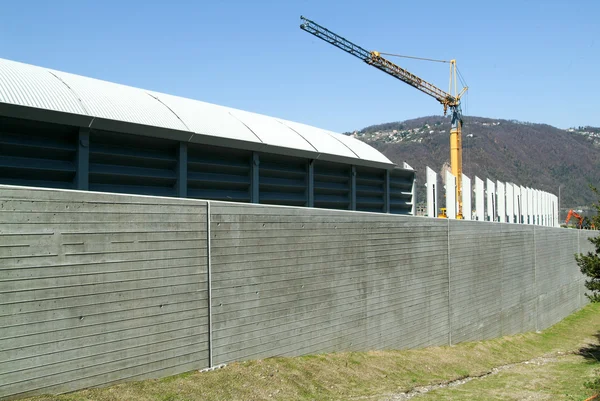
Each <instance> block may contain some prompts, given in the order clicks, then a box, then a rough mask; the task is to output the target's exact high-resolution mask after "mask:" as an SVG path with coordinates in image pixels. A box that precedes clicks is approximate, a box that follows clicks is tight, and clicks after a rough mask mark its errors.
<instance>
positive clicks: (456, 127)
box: [300, 16, 470, 219]
mask: <svg viewBox="0 0 600 401" xmlns="http://www.w3.org/2000/svg"><path fill="white" fill-rule="evenodd" d="M300 18H301V19H302V24H301V25H300V28H301V29H303V30H305V31H306V32H308V33H310V34H312V35H314V36H316V37H318V38H319V39H322V40H324V41H325V42H327V43H329V44H331V45H333V46H335V47H337V48H339V49H341V50H343V51H345V52H346V53H350V54H351V55H353V56H355V57H357V58H359V59H361V60H362V61H364V62H365V63H367V64H369V65H371V66H373V67H375V68H377V69H378V70H381V71H383V72H385V73H386V74H388V75H391V76H392V77H394V78H396V79H399V80H400V81H402V82H404V83H406V84H408V85H410V86H412V87H414V88H416V89H418V90H420V91H421V92H423V93H425V94H427V95H429V96H431V97H433V98H434V99H436V100H437V101H438V102H439V103H440V104H441V105H442V106H443V107H444V115H446V114H447V112H448V109H450V113H451V124H452V126H451V129H450V168H451V170H452V174H453V175H454V176H455V177H456V199H457V203H458V210H457V218H458V219H462V217H463V213H462V111H461V107H460V98H461V97H462V95H463V94H464V93H465V92H466V91H467V89H468V88H467V87H464V88H463V89H462V90H461V92H460V93H457V85H456V83H457V81H456V78H457V76H456V74H457V69H456V60H451V61H450V87H449V90H448V92H446V91H444V90H442V89H440V88H438V87H437V86H435V85H433V84H431V83H429V82H427V81H425V80H424V79H422V78H419V77H418V76H416V75H414V74H412V73H411V72H409V71H407V70H405V69H404V68H402V67H400V66H398V65H396V64H394V63H393V62H391V61H389V60H387V59H386V58H384V57H382V56H381V54H380V53H379V52H377V51H368V50H366V49H364V48H362V47H360V46H358V45H356V44H354V43H352V42H350V41H349V40H348V39H346V38H344V37H342V36H340V35H338V34H335V33H333V32H331V31H330V30H329V29H327V28H325V27H323V26H321V25H319V24H317V23H316V22H314V21H311V20H309V19H307V18H305V17H302V16H301V17H300ZM451 93H454V94H451ZM468 213H470V211H468Z"/></svg>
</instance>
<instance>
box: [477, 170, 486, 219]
mask: <svg viewBox="0 0 600 401" xmlns="http://www.w3.org/2000/svg"><path fill="white" fill-rule="evenodd" d="M475 216H476V219H477V220H479V221H485V189H484V188H483V180H482V179H481V178H479V177H477V176H475Z"/></svg>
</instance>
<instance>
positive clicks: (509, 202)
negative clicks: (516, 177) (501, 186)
mask: <svg viewBox="0 0 600 401" xmlns="http://www.w3.org/2000/svg"><path fill="white" fill-rule="evenodd" d="M514 196H515V194H514V187H513V185H512V184H509V183H508V182H507V183H506V220H505V221H506V222H507V223H513V222H514V220H513V219H514V214H515V209H514V203H513V202H514V199H513V198H514Z"/></svg>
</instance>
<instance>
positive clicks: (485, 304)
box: [449, 222, 535, 343]
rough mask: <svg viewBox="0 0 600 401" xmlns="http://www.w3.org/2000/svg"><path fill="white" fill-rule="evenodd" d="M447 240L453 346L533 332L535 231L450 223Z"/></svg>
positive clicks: (522, 228)
mask: <svg viewBox="0 0 600 401" xmlns="http://www.w3.org/2000/svg"><path fill="white" fill-rule="evenodd" d="M449 238H450V247H449V255H450V256H449V262H450V314H451V330H452V333H451V338H452V342H453V343H458V342H462V341H470V340H476V339H485V338H493V337H498V336H501V335H505V334H513V333H517V332H522V331H526V330H529V329H532V328H534V327H535V324H534V322H535V319H532V317H535V307H534V306H535V302H534V301H535V285H534V284H535V281H534V267H533V266H534V254H533V230H532V229H526V228H525V227H519V228H513V227H510V228H508V227H506V226H501V227H498V226H494V225H488V224H486V225H478V224H475V223H466V222H458V223H456V222H450V234H449ZM498 283H500V285H498Z"/></svg>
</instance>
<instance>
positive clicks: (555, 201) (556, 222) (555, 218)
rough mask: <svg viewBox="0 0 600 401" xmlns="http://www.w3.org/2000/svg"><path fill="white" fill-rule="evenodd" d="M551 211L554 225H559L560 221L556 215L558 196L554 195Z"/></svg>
mask: <svg viewBox="0 0 600 401" xmlns="http://www.w3.org/2000/svg"><path fill="white" fill-rule="evenodd" d="M552 213H553V214H554V227H560V221H559V220H558V219H559V216H558V197H557V196H556V195H554V208H553V211H552Z"/></svg>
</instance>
